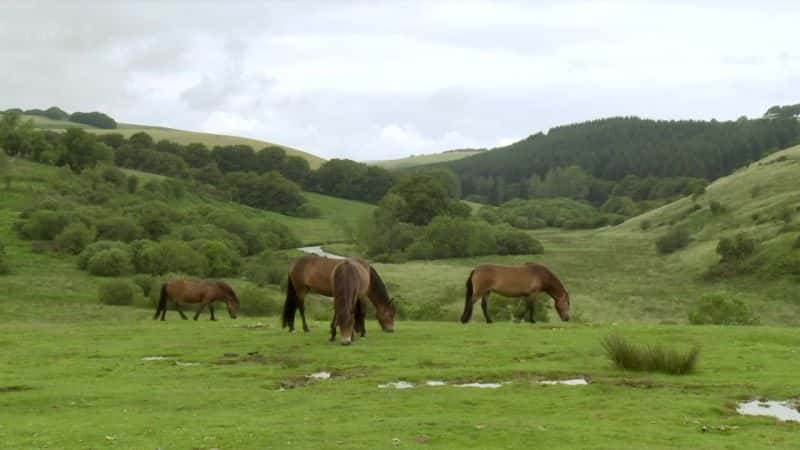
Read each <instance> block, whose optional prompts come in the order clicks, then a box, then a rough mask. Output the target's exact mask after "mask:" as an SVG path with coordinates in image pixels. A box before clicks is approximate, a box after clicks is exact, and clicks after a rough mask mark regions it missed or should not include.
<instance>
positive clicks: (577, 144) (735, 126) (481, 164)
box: [440, 117, 800, 205]
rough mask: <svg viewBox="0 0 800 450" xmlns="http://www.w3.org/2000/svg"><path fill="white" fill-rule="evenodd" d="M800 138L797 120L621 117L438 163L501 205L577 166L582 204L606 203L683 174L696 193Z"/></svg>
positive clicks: (472, 192)
mask: <svg viewBox="0 0 800 450" xmlns="http://www.w3.org/2000/svg"><path fill="white" fill-rule="evenodd" d="M798 137H800V123H798V121H797V120H795V119H794V118H784V117H776V118H775V119H757V120H748V119H745V118H742V119H739V120H737V121H732V122H718V121H715V120H712V121H708V122H705V121H657V120H645V119H640V118H636V117H618V118H610V119H601V120H595V121H591V122H584V123H579V124H573V125H566V126H561V127H556V128H553V129H551V130H550V131H549V132H548V133H547V134H544V133H537V134H535V135H532V136H530V137H528V138H527V139H524V140H522V141H519V142H517V143H514V144H512V145H509V146H507V147H503V148H499V149H495V150H493V151H490V152H485V153H482V154H479V155H475V156H472V157H469V158H464V159H461V160H457V161H452V162H448V163H442V164H440V166H444V167H448V168H451V169H452V170H453V171H455V172H456V174H457V175H458V176H459V178H460V179H461V183H462V193H463V195H464V196H465V197H467V198H470V197H472V198H473V199H475V200H478V201H485V202H489V203H495V204H499V203H502V202H504V201H506V200H509V199H512V198H528V197H531V196H542V195H539V194H536V192H541V182H542V181H543V180H545V179H547V178H548V177H553V176H555V173H554V170H556V169H563V168H567V167H571V166H572V167H575V168H577V169H580V171H581V172H582V173H583V174H584V175H585V178H586V180H587V182H586V188H585V189H586V190H587V192H586V194H585V195H583V199H585V200H588V201H591V202H592V203H595V204H597V205H600V204H603V203H604V202H605V201H607V200H608V199H609V198H610V196H612V195H613V192H614V190H615V189H616V188H617V185H618V184H620V183H621V182H623V181H624V182H625V183H626V184H628V185H632V184H636V183H637V182H638V181H641V180H650V181H648V182H647V183H648V184H650V185H657V184H674V181H673V179H674V178H676V177H681V178H683V181H682V182H681V183H682V184H684V185H685V186H686V188H687V190H685V191H684V192H681V194H686V193H690V192H691V189H692V187H691V186H690V185H691V184H692V183H691V182H690V180H689V182H688V183H687V177H688V178H689V179H705V180H713V179H716V178H718V177H720V176H723V175H726V174H728V173H730V172H732V171H733V170H734V169H736V168H738V167H741V166H744V165H747V164H748V163H749V162H751V161H754V160H756V159H758V158H760V157H762V156H763V155H764V153H765V151H770V150H775V149H780V148H785V147H788V146H789V145H791V144H792V143H794V142H796V141H797V139H798ZM544 196H547V197H552V196H567V197H569V195H561V194H560V193H558V195H544ZM652 198H653V197H648V199H652Z"/></svg>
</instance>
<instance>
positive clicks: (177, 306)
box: [175, 302, 189, 320]
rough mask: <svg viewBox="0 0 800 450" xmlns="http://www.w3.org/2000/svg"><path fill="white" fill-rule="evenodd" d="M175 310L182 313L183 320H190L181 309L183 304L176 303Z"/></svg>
mask: <svg viewBox="0 0 800 450" xmlns="http://www.w3.org/2000/svg"><path fill="white" fill-rule="evenodd" d="M175 309H177V310H178V312H179V313H180V315H181V319H183V320H188V319H189V318H188V317H186V314H184V313H183V310H182V309H181V304H180V303H178V302H175Z"/></svg>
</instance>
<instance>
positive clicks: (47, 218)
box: [20, 210, 69, 241]
mask: <svg viewBox="0 0 800 450" xmlns="http://www.w3.org/2000/svg"><path fill="white" fill-rule="evenodd" d="M68 223H69V219H68V218H67V216H66V214H64V213H63V212H61V211H48V210H38V211H34V212H33V213H31V215H30V218H28V220H26V221H25V223H23V224H22V226H21V229H20V237H22V238H24V239H33V240H40V241H50V240H53V239H55V237H56V236H57V235H58V234H59V233H61V232H62V231H63V230H64V228H65V227H66V226H67V224H68Z"/></svg>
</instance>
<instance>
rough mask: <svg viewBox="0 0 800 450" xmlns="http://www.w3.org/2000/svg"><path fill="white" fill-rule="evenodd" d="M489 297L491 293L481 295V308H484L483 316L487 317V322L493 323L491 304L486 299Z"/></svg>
mask: <svg viewBox="0 0 800 450" xmlns="http://www.w3.org/2000/svg"><path fill="white" fill-rule="evenodd" d="M488 299H489V293H488V292H487V293H485V294H483V296H482V297H481V309H482V310H483V317H485V318H486V323H492V319H491V318H490V317H489V304H488V303H487V301H486V300H488Z"/></svg>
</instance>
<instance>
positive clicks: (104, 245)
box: [78, 241, 130, 270]
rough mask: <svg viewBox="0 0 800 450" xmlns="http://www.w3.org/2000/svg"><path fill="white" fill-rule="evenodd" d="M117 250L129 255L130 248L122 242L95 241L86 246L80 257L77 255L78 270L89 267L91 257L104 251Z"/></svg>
mask: <svg viewBox="0 0 800 450" xmlns="http://www.w3.org/2000/svg"><path fill="white" fill-rule="evenodd" d="M110 249H119V250H122V251H124V252H126V253H128V254H130V248H129V247H128V246H127V245H126V244H124V243H122V242H114V241H97V242H94V243H92V244H89V245H87V246H86V248H84V249H83V251H82V252H81V254H80V255H78V268H79V269H81V270H86V269H87V267H88V265H89V260H90V259H91V258H92V256H94V255H96V254H97V253H100V252H101V251H104V250H110Z"/></svg>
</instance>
